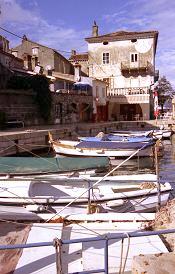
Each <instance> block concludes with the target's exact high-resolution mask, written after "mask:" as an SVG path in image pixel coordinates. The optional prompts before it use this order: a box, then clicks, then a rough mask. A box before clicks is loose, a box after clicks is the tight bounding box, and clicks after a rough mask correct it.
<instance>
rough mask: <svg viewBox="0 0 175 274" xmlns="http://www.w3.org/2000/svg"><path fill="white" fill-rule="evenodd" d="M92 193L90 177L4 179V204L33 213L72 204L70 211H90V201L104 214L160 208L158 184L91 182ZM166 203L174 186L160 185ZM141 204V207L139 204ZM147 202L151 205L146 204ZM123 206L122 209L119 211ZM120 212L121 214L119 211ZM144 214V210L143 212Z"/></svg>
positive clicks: (0, 201) (0, 197) (1, 196)
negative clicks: (83, 178) (74, 178)
mask: <svg viewBox="0 0 175 274" xmlns="http://www.w3.org/2000/svg"><path fill="white" fill-rule="evenodd" d="M91 184H92V186H91V188H92V190H90V192H89V191H88V189H89V183H88V178H86V179H85V180H79V181H78V180H73V179H72V178H71V179H70V180H64V178H63V180H62V182H61V180H59V181H56V180H49V179H40V180H39V179H38V180H34V179H33V180H32V179H31V180H30V179H21V180H19V179H16V180H15V179H10V180H1V187H0V190H1V191H0V204H1V205H2V204H3V205H9V206H10V205H11V206H12V205H13V206H28V208H31V210H33V211H38V212H40V211H43V212H45V211H48V212H54V211H59V210H62V209H63V207H64V206H66V205H67V204H68V203H72V205H71V206H70V208H69V210H68V211H66V212H69V213H73V212H77V213H78V212H79V213H82V212H86V211H87V205H88V204H89V202H90V203H91V205H92V206H95V207H96V209H98V210H101V211H100V212H104V211H106V210H107V209H108V210H109V211H113V212H115V211H116V212H120V210H121V209H122V208H123V209H122V210H124V212H125V211H131V209H132V211H134V208H135V209H136V208H137V210H138V205H139V208H140V209H141V208H142V210H143V208H145V210H146V211H147V210H150V208H153V207H154V208H155V206H156V205H157V201H158V198H157V193H158V190H157V183H156V182H138V181H137V182H136V181H135V182H134V181H133V182H131V181H130V182H126V181H123V182H121V181H118V182H115V183H114V182H113V181H104V182H100V183H99V184H98V185H95V183H94V182H91ZM160 189H161V191H160V196H161V201H162V204H164V203H165V202H166V201H167V200H168V197H169V193H170V191H171V190H172V188H171V186H170V184H168V183H165V184H161V186H160ZM138 201H140V202H139V204H138ZM146 201H147V202H146ZM118 207H122V208H118ZM118 210H119V211H118ZM143 211H144V210H143Z"/></svg>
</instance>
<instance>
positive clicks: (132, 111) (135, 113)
mask: <svg viewBox="0 0 175 274" xmlns="http://www.w3.org/2000/svg"><path fill="white" fill-rule="evenodd" d="M120 117H122V119H123V120H125V121H133V120H140V119H141V118H142V117H143V113H142V109H141V106H140V105H139V104H121V105H120Z"/></svg>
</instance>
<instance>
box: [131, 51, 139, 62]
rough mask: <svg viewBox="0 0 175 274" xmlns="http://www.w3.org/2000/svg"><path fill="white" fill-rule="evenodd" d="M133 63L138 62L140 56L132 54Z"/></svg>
mask: <svg viewBox="0 0 175 274" xmlns="http://www.w3.org/2000/svg"><path fill="white" fill-rule="evenodd" d="M131 62H132V63H133V62H138V54H137V53H131Z"/></svg>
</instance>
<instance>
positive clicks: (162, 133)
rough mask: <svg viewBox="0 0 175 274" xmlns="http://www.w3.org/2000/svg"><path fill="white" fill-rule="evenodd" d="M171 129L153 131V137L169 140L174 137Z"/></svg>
mask: <svg viewBox="0 0 175 274" xmlns="http://www.w3.org/2000/svg"><path fill="white" fill-rule="evenodd" d="M172 133H173V132H172V130H171V129H158V130H154V131H153V136H155V137H156V138H157V139H162V138H163V139H169V138H170V137H171V135H172Z"/></svg>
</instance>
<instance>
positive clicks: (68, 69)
mask: <svg viewBox="0 0 175 274" xmlns="http://www.w3.org/2000/svg"><path fill="white" fill-rule="evenodd" d="M12 54H13V55H15V56H16V57H19V58H21V59H23V60H24V66H25V68H26V69H27V70H30V71H34V72H43V73H44V74H46V75H47V74H48V75H51V74H52V72H53V71H54V72H60V73H66V74H74V68H73V65H72V64H71V63H70V62H69V61H68V60H67V59H66V58H65V57H64V56H63V55H61V54H60V53H59V52H58V51H56V50H54V49H52V48H49V47H47V46H44V45H41V44H38V43H36V42H33V41H31V40H29V39H27V37H26V36H24V37H23V40H22V43H21V44H20V45H18V46H16V47H14V48H13V49H12ZM40 69H41V70H42V71H39V70H40Z"/></svg>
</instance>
